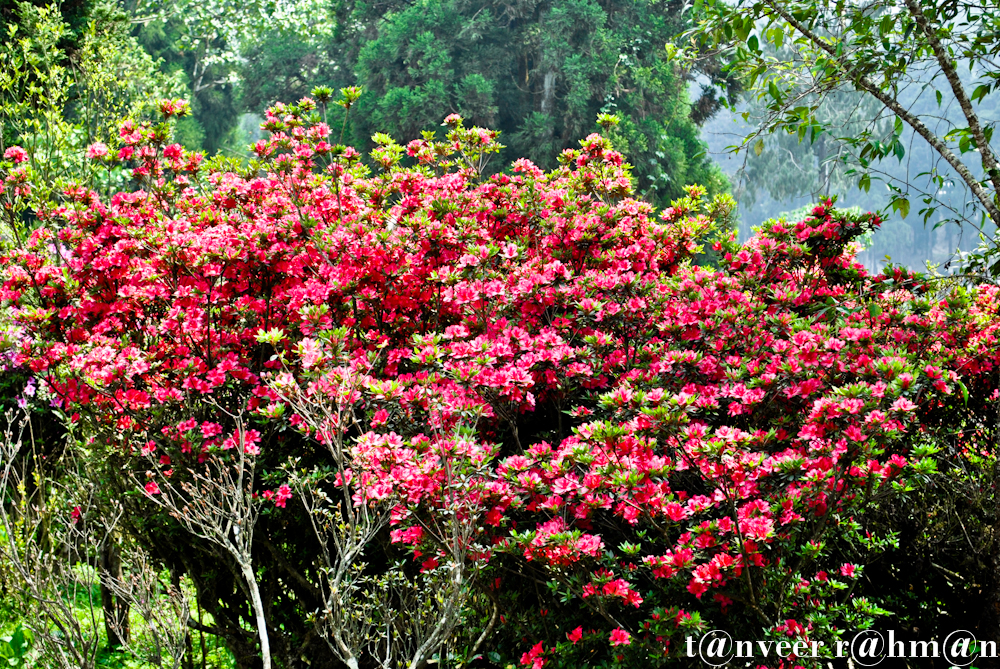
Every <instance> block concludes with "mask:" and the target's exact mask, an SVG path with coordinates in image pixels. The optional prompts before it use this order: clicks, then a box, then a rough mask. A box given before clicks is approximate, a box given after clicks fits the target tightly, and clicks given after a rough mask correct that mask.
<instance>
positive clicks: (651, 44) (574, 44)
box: [243, 0, 728, 204]
mask: <svg viewBox="0 0 1000 669" xmlns="http://www.w3.org/2000/svg"><path fill="white" fill-rule="evenodd" d="M333 12H334V23H335V28H334V31H333V33H332V36H331V39H330V41H329V43H328V45H327V46H326V47H325V48H323V47H322V46H320V45H316V46H315V47H313V48H312V49H311V50H310V49H307V48H304V47H303V46H302V45H298V46H292V45H290V44H289V43H288V42H287V39H285V38H284V37H282V35H281V34H280V33H275V35H274V36H273V38H271V39H269V40H268V41H267V42H266V43H264V44H262V45H260V46H259V47H258V48H257V49H256V50H255V51H254V52H253V53H248V54H246V56H247V59H248V63H247V66H246V67H247V69H246V70H245V72H246V73H252V76H247V75H245V76H244V78H243V91H244V97H245V99H246V100H247V101H248V102H253V103H254V104H255V105H259V104H260V103H261V102H264V103H266V102H269V101H274V100H279V99H289V95H288V93H289V92H292V91H293V90H294V93H293V95H292V96H291V97H292V98H293V99H294V98H295V97H296V96H298V95H301V94H303V93H304V92H305V90H306V89H305V87H304V85H302V82H304V81H305V79H306V78H307V77H305V76H303V74H302V73H308V74H310V75H311V76H314V77H315V78H316V83H324V84H333V85H341V86H343V85H348V84H359V85H361V86H362V87H363V88H364V90H365V91H366V94H365V95H364V96H363V97H362V98H361V100H360V101H359V104H358V113H357V114H356V115H354V122H353V128H352V134H353V137H351V138H350V139H351V140H352V141H353V142H354V143H356V144H357V145H359V146H360V145H364V144H367V143H368V142H369V141H370V140H369V138H370V137H371V135H372V134H373V133H375V132H387V133H389V134H390V135H392V136H393V137H396V138H397V139H400V140H408V139H413V138H415V137H418V136H419V135H420V132H421V131H423V130H428V129H434V128H437V126H438V124H439V123H440V120H441V118H443V117H444V116H445V115H446V114H449V113H452V112H455V113H459V114H462V115H463V116H464V117H465V118H466V119H467V120H468V121H469V122H471V123H473V124H477V125H483V126H490V127H494V128H498V129H500V130H501V131H502V133H503V134H502V136H501V141H502V142H503V143H504V144H505V145H506V146H507V150H506V152H505V154H504V155H503V156H501V160H500V161H499V162H498V163H497V165H498V166H501V165H506V164H507V163H508V162H509V160H510V159H513V158H514V157H517V156H527V157H528V158H530V159H531V160H533V161H535V162H536V163H537V164H539V165H540V166H543V167H551V166H553V165H554V161H555V156H556V155H557V154H558V153H559V151H560V150H561V149H563V148H568V147H574V146H576V143H577V141H578V140H579V139H581V138H582V137H585V136H586V135H587V134H589V133H591V132H593V131H595V130H596V129H597V127H596V125H595V119H596V117H597V115H598V114H599V113H601V112H612V113H617V114H618V115H619V117H620V118H621V120H622V122H621V124H620V125H619V127H618V129H617V131H616V133H615V136H614V137H613V139H614V141H615V142H616V146H619V147H620V148H622V149H623V152H624V153H625V154H626V156H627V157H628V159H629V160H630V161H631V162H632V163H633V165H634V166H635V171H634V173H635V176H636V179H637V182H638V184H637V185H638V189H639V191H640V193H642V194H643V196H644V197H647V198H650V199H652V200H654V201H656V202H657V203H659V204H664V203H666V202H669V201H670V200H671V199H674V198H676V197H680V196H681V195H682V194H683V191H682V188H683V186H684V185H686V184H689V183H695V182H699V183H704V184H707V185H708V187H709V190H710V191H713V192H716V191H720V190H725V189H726V188H728V185H727V183H726V181H725V178H724V177H723V176H722V175H721V173H720V172H719V171H718V170H717V169H716V168H715V166H714V165H713V164H712V163H711V162H710V161H709V160H708V159H707V157H706V156H705V155H704V147H703V145H702V143H701V141H700V139H699V128H698V125H697V123H696V121H701V120H704V119H706V118H707V117H708V116H710V115H711V113H712V112H713V111H714V110H715V108H716V106H717V102H716V100H715V98H714V97H713V96H712V94H710V93H709V94H706V95H705V96H704V97H703V98H702V99H700V100H698V101H697V102H696V103H695V104H694V105H692V104H691V103H690V101H689V99H688V96H687V87H688V84H689V81H688V78H687V77H686V76H684V74H683V73H681V72H679V71H677V70H675V69H674V67H673V66H672V65H671V64H670V63H668V62H667V54H666V52H665V51H664V48H663V45H664V44H665V43H666V42H668V41H670V40H671V39H672V38H673V37H674V35H676V34H677V33H678V32H680V31H681V30H682V29H684V28H685V27H686V17H685V14H684V12H683V5H682V3H681V2H680V1H679V0H666V1H656V0H638V1H636V0H604V1H602V2H598V1H597V0H514V1H506V2H505V1H501V0H418V1H417V2H399V1H397V0H347V1H345V2H342V3H340V4H338V5H335V6H334V8H333ZM324 62H325V63H326V66H324V65H323V63H324ZM296 70H297V71H296ZM717 72H718V71H716V74H717Z"/></svg>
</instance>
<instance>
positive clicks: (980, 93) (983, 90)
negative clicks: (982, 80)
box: [969, 84, 990, 102]
mask: <svg viewBox="0 0 1000 669" xmlns="http://www.w3.org/2000/svg"><path fill="white" fill-rule="evenodd" d="M989 92H990V85H989V84H980V85H979V86H976V90H974V91H972V95H970V96H969V97H970V98H971V99H972V101H973V102H982V101H983V98H985V97H986V96H987V95H989Z"/></svg>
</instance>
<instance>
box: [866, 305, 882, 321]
mask: <svg viewBox="0 0 1000 669" xmlns="http://www.w3.org/2000/svg"><path fill="white" fill-rule="evenodd" d="M868 315H869V316H871V317H872V318H878V317H879V316H881V315H882V307H880V306H879V305H877V304H869V305H868Z"/></svg>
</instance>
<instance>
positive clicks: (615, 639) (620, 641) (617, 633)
mask: <svg viewBox="0 0 1000 669" xmlns="http://www.w3.org/2000/svg"><path fill="white" fill-rule="evenodd" d="M631 643H632V635H631V634H629V633H628V632H626V631H625V630H623V629H622V628H620V627H618V628H616V629H613V630H611V645H612V646H628V645H630V644H631Z"/></svg>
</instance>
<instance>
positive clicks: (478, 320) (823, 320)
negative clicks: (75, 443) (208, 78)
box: [0, 100, 1000, 669]
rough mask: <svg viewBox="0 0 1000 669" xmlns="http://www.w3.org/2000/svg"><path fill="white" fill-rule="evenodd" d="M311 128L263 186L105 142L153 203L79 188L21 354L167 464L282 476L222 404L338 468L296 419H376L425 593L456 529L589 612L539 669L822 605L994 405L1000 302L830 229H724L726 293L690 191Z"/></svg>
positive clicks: (789, 617)
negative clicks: (859, 514)
mask: <svg viewBox="0 0 1000 669" xmlns="http://www.w3.org/2000/svg"><path fill="white" fill-rule="evenodd" d="M314 107H315V105H314V104H313V103H312V102H311V101H310V100H304V101H302V102H300V103H299V104H298V105H291V106H288V105H281V106H278V107H275V108H272V109H271V110H269V111H268V114H267V117H266V121H265V128H266V129H268V130H269V131H270V132H271V136H270V137H269V138H268V139H265V140H261V141H260V142H258V143H257V144H256V145H255V146H254V147H253V150H254V151H255V153H256V154H257V156H258V157H259V159H260V163H259V165H255V169H254V170H251V171H249V172H248V173H246V174H239V173H236V172H234V171H231V170H230V169H227V168H226V167H225V166H223V167H217V166H213V165H209V166H208V167H207V168H204V166H202V165H201V164H200V163H201V159H200V156H197V155H195V154H191V153H189V152H187V151H184V150H183V149H182V148H181V147H179V146H178V145H176V144H169V143H168V142H169V138H168V136H167V135H166V134H165V133H164V132H163V131H162V130H161V129H160V127H159V126H139V125H135V124H129V125H126V126H124V127H123V128H122V131H121V137H120V140H121V146H120V147H119V148H118V149H117V151H115V150H113V149H111V148H109V147H106V146H103V145H94V146H92V147H91V148H90V150H89V155H90V156H91V157H92V158H94V159H99V160H106V161H133V162H134V164H135V174H136V175H137V178H139V179H140V185H141V187H140V188H139V189H137V190H135V191H133V192H129V193H118V194H117V195H115V196H114V197H113V198H111V200H110V201H108V202H104V201H100V199H99V198H98V197H97V196H96V195H95V194H94V193H91V192H89V191H86V190H84V189H76V190H73V191H71V192H67V194H66V195H67V202H66V203H65V204H62V205H60V206H58V207H55V208H53V209H52V210H51V211H48V212H46V217H47V219H48V220H58V221H59V225H58V226H52V227H41V228H39V229H37V230H36V231H35V232H34V233H33V234H32V236H31V238H30V240H28V242H27V243H26V244H25V245H24V246H23V247H21V248H18V249H15V250H13V251H11V252H10V253H8V254H7V256H6V257H5V258H4V262H3V266H4V271H5V279H4V283H3V286H2V289H0V297H2V298H3V299H4V300H5V302H6V303H7V304H10V305H12V306H13V309H14V314H15V319H16V321H17V323H18V325H19V326H20V327H21V328H23V330H24V332H25V333H26V334H27V335H28V336H29V339H27V340H25V342H24V343H23V344H22V345H21V346H20V348H19V349H18V350H17V352H16V355H17V358H18V360H19V361H20V362H22V363H23V364H25V365H27V366H28V367H30V369H31V370H32V371H33V373H35V374H36V375H37V376H38V378H40V379H44V380H45V381H46V382H47V383H48V384H49V386H50V387H51V389H52V391H53V392H54V393H56V394H57V395H58V396H59V397H60V398H62V400H63V401H65V402H66V403H68V405H73V406H76V407H84V408H85V409H86V410H87V411H88V412H89V413H90V415H92V416H94V417H95V420H96V421H98V422H99V423H101V424H103V425H106V426H108V427H109V428H113V429H114V430H115V431H116V433H118V434H120V435H124V436H123V439H122V441H123V443H124V444H125V448H126V449H131V450H130V451H129V452H132V453H134V454H135V455H139V454H140V451H142V452H143V453H145V454H146V455H149V454H150V453H152V452H153V451H157V452H162V454H163V455H164V456H166V457H167V459H166V460H164V461H163V463H164V464H163V466H164V467H173V466H176V463H177V462H178V461H179V460H182V459H184V458H187V459H189V460H198V459H199V458H200V459H202V460H203V459H204V458H207V457H224V455H225V453H226V452H230V451H231V449H232V448H234V447H236V446H239V447H242V448H243V450H244V452H245V453H246V454H250V455H251V456H257V455H258V454H260V453H261V451H262V449H266V448H267V446H266V445H265V444H264V441H263V439H262V435H261V433H259V432H255V431H248V432H245V433H244V432H240V433H239V434H240V435H242V436H240V437H239V439H237V431H236V429H235V427H234V426H232V425H229V424H227V423H226V422H225V421H224V420H222V419H219V420H216V419H212V418H211V416H212V415H214V414H213V412H211V411H206V410H205V407H206V406H208V403H210V402H213V403H214V402H219V401H222V398H226V399H227V401H229V400H231V399H232V398H236V401H237V403H238V405H239V409H240V410H248V411H251V412H254V413H256V414H257V415H258V416H260V417H261V419H262V420H264V419H268V420H288V421H290V424H291V425H293V426H297V427H299V428H300V429H301V430H302V431H303V432H308V433H309V434H310V436H312V437H315V438H316V439H317V440H319V441H320V442H323V441H324V439H328V438H329V434H330V433H332V432H334V431H338V430H341V431H342V430H344V427H343V425H341V424H340V423H338V422H337V421H336V420H333V419H330V420H328V421H327V422H325V423H322V424H320V425H318V426H317V425H315V424H313V423H310V421H308V420H306V419H305V418H304V417H303V416H301V415H297V414H295V413H294V412H288V411H286V409H287V407H286V406H285V404H284V403H283V401H282V400H281V398H282V397H287V396H288V394H289V393H291V392H293V390H294V392H295V393H298V395H297V397H301V398H305V399H307V400H308V401H310V402H314V403H316V404H318V405H330V406H333V405H336V406H343V405H345V404H347V405H349V406H351V407H352V410H353V411H356V412H359V413H360V414H362V415H364V416H365V420H364V429H362V430H360V431H359V432H358V433H356V434H355V435H354V436H355V437H356V439H355V441H354V445H353V449H352V451H351V457H352V462H351V468H350V470H349V471H348V472H346V473H345V475H344V476H340V477H338V480H337V485H340V486H350V487H351V489H352V491H353V498H354V502H355V504H356V505H359V506H360V505H369V504H383V503H387V502H388V503H391V505H392V506H393V514H392V528H391V530H390V531H391V542H392V543H393V544H394V545H397V546H399V545H402V546H407V547H409V549H410V550H412V551H413V552H414V555H415V556H417V557H418V558H419V559H420V560H421V561H422V562H423V564H424V566H425V568H433V567H434V566H435V565H436V564H437V563H436V559H437V558H436V557H435V556H437V555H438V554H439V552H440V550H441V546H440V545H437V544H436V542H439V540H440V537H439V536H438V535H437V534H435V532H433V531H427V530H425V529H424V528H428V527H430V528H433V527H434V518H435V514H441V513H443V510H445V509H447V510H448V513H449V514H451V518H452V520H449V522H456V521H455V519H456V518H457V520H458V521H460V522H462V523H465V524H466V525H468V526H470V527H474V528H475V532H473V533H472V534H474V535H475V538H474V542H475V545H474V546H472V545H470V547H469V550H468V559H469V560H471V561H475V562H476V563H477V564H478V565H479V566H480V567H481V568H483V569H485V568H488V565H489V564H491V561H495V560H516V561H518V562H519V564H522V565H524V568H525V569H531V570H534V572H533V573H536V574H538V575H539V576H540V577H541V578H545V579H551V581H552V583H553V584H555V585H556V586H557V588H558V589H559V591H560V592H561V593H563V596H564V597H569V598H572V599H573V600H574V601H575V602H576V603H577V604H579V605H580V606H581V607H583V608H584V609H585V610H588V611H589V612H590V613H588V614H587V615H586V617H584V618H580V619H579V621H576V620H567V621H566V624H565V625H564V626H563V628H561V629H562V631H559V630H556V631H554V632H553V635H552V636H549V637H547V638H546V639H545V642H546V643H543V642H542V641H538V640H537V639H532V640H531V643H528V644H527V645H526V646H525V648H527V650H524V649H522V650H521V651H519V652H520V653H523V656H521V660H522V663H523V664H524V665H526V666H531V667H533V669H539V668H540V667H542V666H544V665H545V664H546V663H547V662H548V661H549V658H550V657H553V656H554V655H555V653H554V652H552V653H550V650H546V648H547V647H548V648H556V647H558V648H559V655H561V656H563V657H564V658H569V659H565V661H566V662H569V663H570V664H572V662H573V661H575V660H573V659H572V658H577V660H579V661H580V662H582V661H583V660H582V659H581V658H589V657H592V655H589V654H590V653H594V652H600V653H603V654H605V655H606V656H607V657H608V658H611V659H612V660H614V661H617V660H618V659H622V658H624V659H622V660H621V661H623V662H624V661H628V658H632V661H641V658H643V657H650V656H662V655H663V654H664V653H665V652H667V650H668V649H669V643H670V639H671V638H672V637H675V636H676V635H677V634H678V633H679V631H681V630H683V629H685V627H687V626H690V625H694V624H699V623H696V622H692V621H697V620H699V619H700V620H706V619H707V618H710V617H713V616H726V615H732V616H734V619H736V618H739V617H741V616H742V617H743V618H746V617H748V616H750V617H753V616H756V617H757V618H756V619H759V620H765V619H768V620H785V621H790V622H791V623H795V620H804V619H806V618H807V617H808V616H809V615H810V613H811V612H814V611H817V610H820V609H822V608H823V607H825V606H831V605H832V604H831V602H833V601H834V600H835V598H836V596H837V594H836V593H837V588H838V587H839V585H840V582H839V581H838V579H836V578H834V576H833V575H834V574H839V576H840V577H841V578H842V579H843V580H845V581H846V580H850V579H854V578H857V573H856V570H860V567H857V566H855V565H854V564H853V563H852V562H845V560H844V559H840V560H839V562H837V563H836V564H834V563H833V562H832V560H833V556H832V555H831V553H830V548H829V547H828V546H826V545H825V544H824V537H826V536H827V535H829V534H830V533H832V532H841V533H843V532H848V531H850V529H851V520H850V517H851V514H852V513H854V512H856V511H857V510H858V509H862V508H863V507H864V504H866V503H867V502H866V500H867V499H870V498H871V496H872V495H874V494H877V493H879V492H880V491H882V492H886V491H892V490H893V489H894V487H902V486H906V485H916V484H917V483H916V482H918V481H919V479H920V477H921V476H922V475H924V474H926V473H928V472H929V471H932V470H933V468H934V467H935V466H936V462H937V457H938V454H937V450H936V448H935V447H934V446H933V444H932V443H931V441H930V440H929V438H928V435H930V434H931V433H932V431H933V429H934V427H935V426H936V425H937V424H939V423H940V422H941V421H946V420H948V417H947V415H946V414H947V412H948V410H949V407H954V406H955V404H956V398H962V401H964V402H965V404H966V405H969V404H970V403H972V404H975V403H976V402H979V401H980V400H981V398H987V397H991V396H992V395H993V391H994V390H995V383H996V380H995V378H996V375H995V371H996V368H997V365H998V363H1000V347H998V345H997V336H998V332H997V329H998V327H1000V325H998V323H1000V319H998V313H997V311H998V306H1000V299H998V297H1000V296H998V292H997V290H996V289H995V288H990V287H983V288H979V289H977V290H975V291H965V290H963V289H959V288H955V289H953V290H951V291H950V292H949V293H947V294H936V293H934V292H933V291H932V290H931V289H930V287H929V286H928V284H927V282H926V281H925V280H924V279H923V278H922V277H919V276H914V275H910V274H908V273H906V272H903V271H901V270H893V269H890V270H887V272H886V273H885V274H883V275H880V276H874V277H873V276H868V275H867V274H866V272H865V271H864V269H863V268H862V267H861V266H860V265H859V264H858V263H856V262H855V261H854V259H853V257H852V250H851V245H850V242H851V240H852V239H854V238H855V237H857V236H858V235H860V234H863V233H864V232H866V231H867V230H870V229H872V228H873V227H877V226H878V225H879V223H880V221H879V220H878V218H877V217H875V216H872V215H865V216H860V217H855V216H849V215H846V214H843V213H841V212H838V211H837V210H836V209H835V208H833V206H832V203H829V202H827V203H822V204H820V205H818V206H817V207H816V208H815V209H814V210H813V211H812V214H811V215H810V216H809V217H807V218H806V219H805V220H803V221H798V222H793V223H786V222H783V221H778V222H772V223H769V224H768V225H766V226H764V228H763V229H761V230H760V231H759V232H758V234H757V235H756V236H755V237H754V238H753V239H751V240H750V241H749V242H747V243H746V244H743V245H740V244H737V243H736V242H735V241H733V240H732V239H731V238H727V236H726V233H725V231H722V233H723V234H722V236H720V237H719V238H718V241H717V242H716V243H715V246H714V250H715V253H716V254H717V257H718V267H717V268H713V267H711V266H709V265H707V264H698V263H696V262H694V261H693V260H694V259H695V257H696V256H698V254H701V253H702V252H703V249H702V247H701V242H702V241H703V239H704V238H705V236H706V235H707V234H709V233H710V232H711V231H712V230H713V228H714V227H716V224H717V221H716V220H715V219H716V218H717V217H719V216H720V215H721V214H720V212H724V211H725V210H726V208H727V203H726V201H725V199H724V198H720V199H717V200H715V201H713V202H707V201H706V197H705V193H704V190H703V189H700V188H698V187H691V188H689V195H688V197H686V198H684V199H683V200H680V201H678V202H676V203H675V204H674V206H673V207H671V208H670V209H668V210H666V211H664V212H662V214H660V215H656V214H655V212H654V211H653V210H652V207H651V206H650V205H649V204H647V203H644V202H642V201H639V200H635V199H632V198H631V197H630V193H631V181H630V177H629V166H628V165H627V163H625V162H624V161H623V159H622V156H621V155H620V154H619V153H617V152H615V151H614V150H613V148H612V147H611V146H610V143H609V142H608V140H606V139H605V138H603V137H600V136H598V135H591V136H590V137H587V138H586V139H585V140H583V142H581V148H580V149H579V150H575V151H567V152H566V153H564V154H563V155H562V156H561V157H560V163H561V167H559V168H558V169H556V170H554V171H552V172H544V171H543V170H541V169H539V168H538V167H536V166H535V165H533V164H531V163H530V162H529V161H526V160H521V161H518V162H517V163H515V164H514V166H513V169H512V171H511V172H510V173H509V174H496V175H494V176H492V177H489V178H483V177H482V176H481V169H480V168H481V166H482V162H481V159H482V158H483V157H484V156H485V155H486V154H488V153H489V152H490V151H491V150H492V149H494V148H495V147H496V146H497V145H496V134H495V133H491V132H489V131H486V130H482V129H466V128H464V127H463V125H462V120H461V118H460V117H455V116H452V117H449V118H448V119H446V125H447V127H448V130H447V136H448V141H447V142H436V141H434V139H433V137H425V138H424V139H422V140H417V141H415V142H412V143H410V144H409V145H408V146H407V147H406V148H405V149H404V148H403V147H401V146H398V145H396V144H395V143H394V142H392V141H391V140H390V139H389V138H385V137H379V136H376V141H377V143H378V147H377V148H376V149H375V151H374V153H373V155H372V164H373V165H376V166H379V167H380V168H381V169H380V170H378V171H377V173H373V171H372V170H371V169H370V168H369V167H367V166H366V165H365V164H364V163H363V162H361V161H360V160H359V159H358V154H357V152H355V151H354V150H353V149H350V148H349V147H341V146H337V145H332V144H330V143H329V142H328V134H329V128H328V127H327V126H326V125H325V124H323V123H321V122H319V121H318V119H317V118H316V117H315V116H314V115H313V114H312V109H313V108H314ZM183 109H184V107H183V106H181V105H178V104H177V103H176V102H170V103H169V104H167V103H165V104H164V106H163V108H162V110H163V114H164V115H165V116H170V115H176V114H179V113H181V112H182V111H183ZM404 156H408V157H409V160H410V164H406V160H407V159H406V158H405V157H404ZM8 158H11V157H8ZM13 159H15V160H16V156H13ZM220 165H221V163H220ZM55 244H59V245H61V246H60V248H65V252H63V253H60V254H58V255H54V254H53V253H52V252H51V251H50V249H51V248H53V245H55ZM347 376H350V377H351V378H353V379H355V380H356V381H357V382H356V383H355V384H354V385H350V387H347V386H345V384H344V383H343V379H344V378H346V377H347ZM345 388H347V389H346V390H345ZM268 443H270V442H268ZM287 443H290V442H287ZM273 448H275V449H282V448H288V447H287V446H284V445H281V443H280V442H274V443H273ZM272 455H274V456H276V457H278V458H279V459H280V458H286V459H291V458H295V457H298V456H300V455H301V453H299V452H293V451H289V452H278V453H276V454H272ZM152 485H155V484H152ZM150 494H155V492H153V491H150ZM261 497H262V498H264V499H267V500H271V501H273V502H274V503H276V504H277V505H278V506H279V507H284V506H285V504H286V501H287V500H288V499H290V497H291V490H290V488H289V487H288V486H284V485H283V486H281V487H278V488H277V489H276V490H273V491H272V490H267V491H264V492H262V493H261ZM290 510H291V506H289V507H288V510H287V511H289V512H290ZM470 541H471V540H470ZM841 557H843V556H841ZM841 565H842V566H841ZM824 567H825V569H826V571H823V568H824ZM828 574H829V575H828ZM598 614H600V615H598ZM696 614H697V615H696ZM845 615H847V614H845ZM601 616H603V618H602V617H601ZM601 621H603V622H601ZM577 622H579V624H580V626H577ZM602 625H603V627H601V626H602ZM584 626H586V628H587V629H588V630H591V631H588V633H587V634H586V635H584V634H583V628H584ZM595 626H596V627H597V628H598V629H595ZM574 627H575V630H573V631H572V632H568V633H567V632H566V631H565V630H566V629H572V628H574ZM773 631H774V632H775V633H780V634H785V633H786V632H787V633H789V634H791V633H793V632H794V634H796V635H799V636H802V637H803V638H806V637H809V636H810V635H812V634H814V633H815V631H814V630H812V629H811V628H809V627H807V626H803V625H801V624H799V623H795V625H791V626H790V625H789V624H785V625H784V627H781V628H780V629H778V628H774V630H773ZM591 632H593V633H591ZM536 641H537V643H535V642H536ZM533 644H534V645H533ZM595 649H598V650H596V651H595ZM574 653H576V655H574ZM637 658H639V659H637Z"/></svg>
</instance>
